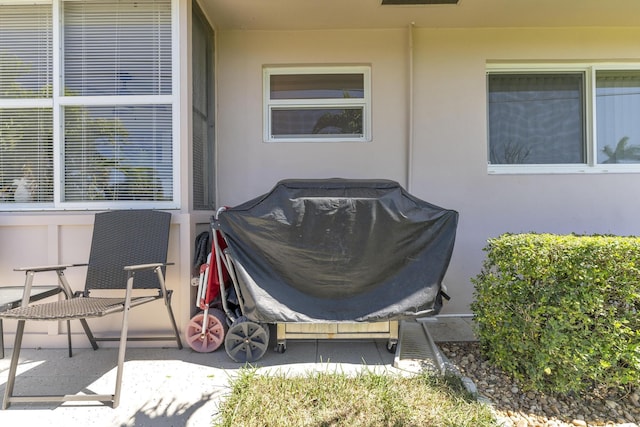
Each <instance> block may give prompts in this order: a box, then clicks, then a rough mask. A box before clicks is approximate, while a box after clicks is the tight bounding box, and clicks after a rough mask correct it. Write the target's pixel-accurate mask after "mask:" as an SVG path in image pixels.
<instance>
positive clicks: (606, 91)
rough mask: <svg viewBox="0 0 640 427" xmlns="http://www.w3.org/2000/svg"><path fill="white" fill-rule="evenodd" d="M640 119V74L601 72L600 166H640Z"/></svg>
mask: <svg viewBox="0 0 640 427" xmlns="http://www.w3.org/2000/svg"><path fill="white" fill-rule="evenodd" d="M639 117H640V71H598V72H597V73H596V128H597V136H596V139H597V145H598V147H597V148H598V163H640V119H639Z"/></svg>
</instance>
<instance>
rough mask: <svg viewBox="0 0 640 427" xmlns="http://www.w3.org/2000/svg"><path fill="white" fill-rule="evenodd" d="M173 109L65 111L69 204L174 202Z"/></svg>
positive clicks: (65, 160) (138, 107)
mask: <svg viewBox="0 0 640 427" xmlns="http://www.w3.org/2000/svg"><path fill="white" fill-rule="evenodd" d="M171 133H172V130H171V107H170V106H163V105H142V106H140V105H135V106H134V105H130V106H115V107H114V106H100V107H66V108H65V146H64V164H65V170H64V198H65V201H100V200H111V201H127V200H147V201H164V200H171V199H172V191H173V190H172V188H173V186H172V164H173V162H172V150H171Z"/></svg>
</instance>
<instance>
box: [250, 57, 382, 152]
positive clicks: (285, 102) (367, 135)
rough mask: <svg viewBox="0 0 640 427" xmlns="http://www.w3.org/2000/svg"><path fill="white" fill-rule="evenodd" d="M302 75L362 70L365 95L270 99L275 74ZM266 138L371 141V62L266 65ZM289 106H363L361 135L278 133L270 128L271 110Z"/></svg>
mask: <svg viewBox="0 0 640 427" xmlns="http://www.w3.org/2000/svg"><path fill="white" fill-rule="evenodd" d="M287 74H291V75H302V74H362V76H363V86H364V87H363V91H364V94H363V98H322V99H320V98H309V99H271V76H272V75H287ZM262 75H263V81H262V87H263V95H262V98H263V141H264V142H265V143H274V142H276V143H277V142H321V143H326V142H370V141H371V127H372V126H371V66H369V65H344V66H338V65H333V66H321V65H310V66H277V65H268V66H264V67H263V72H262ZM281 107H290V108H298V109H301V110H303V109H313V108H333V107H335V108H349V107H356V108H360V107H361V108H362V135H360V136H348V135H344V134H326V135H325V136H318V137H304V136H292V137H286V138H283V137H276V136H273V134H272V132H271V125H272V123H271V112H272V111H273V109H277V108H281Z"/></svg>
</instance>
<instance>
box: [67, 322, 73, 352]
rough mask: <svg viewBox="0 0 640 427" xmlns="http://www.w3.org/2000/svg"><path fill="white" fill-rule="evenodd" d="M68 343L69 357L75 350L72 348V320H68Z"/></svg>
mask: <svg viewBox="0 0 640 427" xmlns="http://www.w3.org/2000/svg"><path fill="white" fill-rule="evenodd" d="M67 344H68V347H69V357H72V356H73V350H72V349H71V320H67Z"/></svg>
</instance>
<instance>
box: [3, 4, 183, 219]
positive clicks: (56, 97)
mask: <svg viewBox="0 0 640 427" xmlns="http://www.w3.org/2000/svg"><path fill="white" fill-rule="evenodd" d="M64 1H65V0H49V1H47V2H36V3H35V4H42V3H46V4H48V5H50V7H51V8H52V14H53V15H52V16H53V23H52V29H53V36H52V53H51V54H52V59H53V65H52V75H53V79H52V91H51V96H50V97H48V98H42V99H37V100H16V99H4V100H0V105H1V106H2V108H8V107H13V106H18V107H47V108H52V110H53V111H52V116H53V134H52V140H53V174H52V175H53V202H47V203H28V204H22V203H21V204H17V203H0V211H62V210H103V209H127V208H129V209H130V208H140V209H145V208H154V209H179V208H180V200H181V196H180V192H179V190H180V179H179V178H180V174H179V165H180V162H181V160H180V146H179V141H180V137H179V136H180V94H179V85H180V80H179V78H180V75H179V70H180V61H179V58H180V56H179V55H180V52H179V50H180V49H179V39H178V37H179V28H178V21H179V19H178V16H179V0H170V8H171V12H170V13H171V30H170V31H171V49H172V52H171V83H170V86H171V93H170V94H163V95H105V96H68V95H66V94H65V93H64V55H65V53H64V16H63V7H64V4H63V3H64ZM127 105H169V106H170V108H171V119H172V129H171V141H172V144H171V152H172V165H171V178H172V198H171V200H167V201H162V200H159V201H141V200H136V201H130V200H105V201H63V198H64V194H65V189H64V185H65V183H64V164H63V162H64V147H65V131H64V122H65V119H64V109H65V107H69V106H74V107H83V106H84V107H93V106H127Z"/></svg>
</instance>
